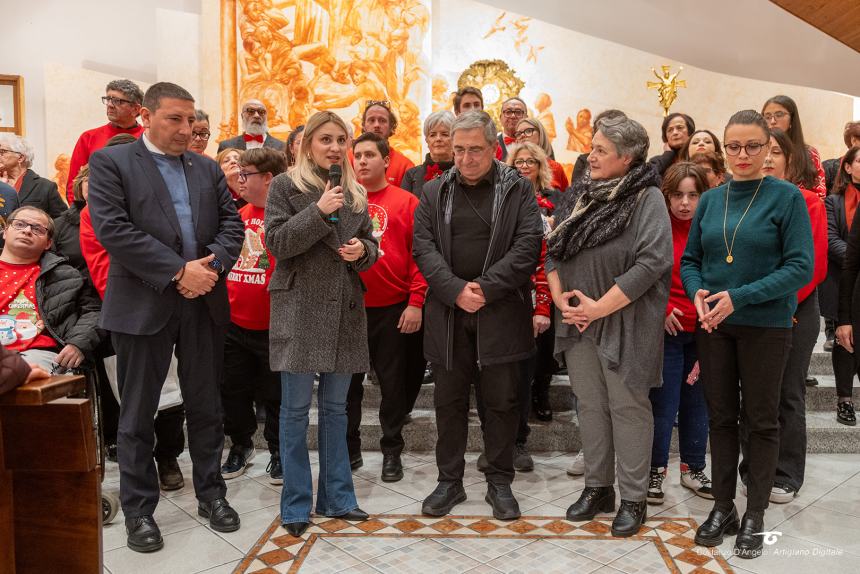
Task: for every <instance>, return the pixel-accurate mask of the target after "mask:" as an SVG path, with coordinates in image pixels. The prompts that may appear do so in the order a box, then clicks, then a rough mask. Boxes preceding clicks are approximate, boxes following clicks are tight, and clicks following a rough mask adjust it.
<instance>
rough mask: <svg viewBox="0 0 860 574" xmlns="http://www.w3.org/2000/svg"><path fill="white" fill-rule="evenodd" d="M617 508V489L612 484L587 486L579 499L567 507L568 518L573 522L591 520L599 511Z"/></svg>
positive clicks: (609, 510) (610, 510)
mask: <svg viewBox="0 0 860 574" xmlns="http://www.w3.org/2000/svg"><path fill="white" fill-rule="evenodd" d="M614 510H615V489H614V488H612V487H611V486H597V487H595V486H586V487H585V490H583V491H582V494H581V495H580V496H579V500H577V501H576V502H574V503H573V504H571V505H570V508H568V509H567V519H568V520H570V521H571V522H579V521H582V520H591V519H593V518H594V516H595V515H596V514H597V513H598V512H612V511H614Z"/></svg>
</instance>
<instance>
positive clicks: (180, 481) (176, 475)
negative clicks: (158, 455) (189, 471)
mask: <svg viewBox="0 0 860 574" xmlns="http://www.w3.org/2000/svg"><path fill="white" fill-rule="evenodd" d="M155 466H156V467H157V468H158V483H159V484H160V485H161V490H179V489H180V488H182V487H183V486H185V479H184V478H183V477H182V471H181V470H179V461H177V460H176V459H175V458H173V457H169V458H162V459H155Z"/></svg>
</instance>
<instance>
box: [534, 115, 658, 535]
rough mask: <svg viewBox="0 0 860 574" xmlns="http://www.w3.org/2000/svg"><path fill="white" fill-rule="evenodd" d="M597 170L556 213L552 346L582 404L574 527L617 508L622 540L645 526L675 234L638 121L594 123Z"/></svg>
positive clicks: (551, 258) (550, 261)
mask: <svg viewBox="0 0 860 574" xmlns="http://www.w3.org/2000/svg"><path fill="white" fill-rule="evenodd" d="M596 128H597V129H596V131H595V132H594V138H593V140H592V151H591V153H590V154H589V156H588V165H589V171H588V172H586V174H584V176H583V178H582V179H581V180H579V181H577V182H576V183H575V184H574V186H573V188H572V189H571V192H570V193H569V196H568V197H567V199H566V201H565V204H564V205H563V206H562V208H561V209H560V211H559V212H556V216H555V220H556V228H555V230H553V232H552V233H551V234H550V236H549V238H548V244H547V247H548V256H547V265H546V269H547V279H548V281H549V285H550V290H551V291H552V297H553V301H554V302H555V305H556V307H557V308H558V311H559V314H560V317H558V320H557V321H556V334H555V351H556V355H557V356H558V357H559V358H561V357H563V358H564V360H565V361H566V363H567V365H568V367H569V371H570V373H571V384H572V385H573V392H574V393H575V394H576V396H577V398H578V400H579V422H580V429H581V431H582V445H583V446H582V449H583V452H584V454H585V490H583V492H582V495H581V496H580V498H579V500H578V501H577V502H575V503H574V504H573V505H571V507H570V508H569V509H568V510H567V519H568V520H571V521H583V520H591V519H593V518H594V516H595V515H596V514H597V513H598V512H613V511H614V510H615V489H614V487H613V484H614V482H615V474H616V471H615V465H616V459H617V474H618V489H619V491H620V494H621V505H620V507H619V509H618V513H617V514H616V516H615V520H614V521H613V522H612V535H613V536H633V535H634V534H636V533H637V532H638V531H639V527H640V526H641V525H642V523H643V522H644V521H645V518H646V512H645V507H646V503H645V499H646V494H647V491H648V471H649V466H650V456H651V454H650V453H651V442H652V436H653V433H654V422H653V418H652V415H651V403H650V401H649V399H648V392H649V390H650V389H651V388H652V387H657V386H660V384H661V382H662V361H663V335H662V333H663V320H664V314H665V310H666V303H667V301H668V298H669V284H670V280H671V275H672V230H671V224H670V222H669V215H668V213H667V211H666V202H665V200H664V199H663V195H662V194H661V192H660V188H659V187H658V186H659V175H658V174H657V172H656V170H655V169H654V168H653V166H651V165H649V164H648V163H646V161H645V160H646V153H647V151H648V143H649V142H648V134H647V132H646V131H645V129H644V128H643V127H642V126H641V125H640V124H639V123H638V122H636V121H634V120H631V119H629V118H627V117H623V116H622V117H613V118H607V119H603V120H601V121H599V122H597V125H596Z"/></svg>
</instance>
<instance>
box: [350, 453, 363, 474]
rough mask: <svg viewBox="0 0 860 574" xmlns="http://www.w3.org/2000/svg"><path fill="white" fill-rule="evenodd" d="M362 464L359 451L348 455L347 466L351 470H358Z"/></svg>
mask: <svg viewBox="0 0 860 574" xmlns="http://www.w3.org/2000/svg"><path fill="white" fill-rule="evenodd" d="M362 466H364V459H363V458H361V453H358V454H356V455H354V456H350V457H349V468H351V469H352V470H353V471H355V470H358V469H359V468H361V467H362Z"/></svg>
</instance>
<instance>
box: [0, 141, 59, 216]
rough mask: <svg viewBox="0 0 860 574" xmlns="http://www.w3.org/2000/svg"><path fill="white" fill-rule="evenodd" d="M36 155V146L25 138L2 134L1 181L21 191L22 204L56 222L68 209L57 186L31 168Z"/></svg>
mask: <svg viewBox="0 0 860 574" xmlns="http://www.w3.org/2000/svg"><path fill="white" fill-rule="evenodd" d="M34 155H35V154H34V153H33V146H32V145H30V143H29V142H28V141H27V140H25V139H24V138H22V137H20V136H16V135H15V134H9V133H5V134H0V182H4V183H8V184H9V185H11V186H12V187H14V188H15V189H16V190H17V192H18V203H19V205H21V206H24V205H30V206H33V207H38V208H39V209H41V210H42V211H44V212H45V213H47V214H48V215H50V216H51V218H54V219H55V218H57V217H58V216H59V215H60V214H61V213H63V212H64V211H66V210H67V209H68V207H67V206H66V204H65V203H64V202H63V199H62V198H61V197H60V194H59V192H58V191H57V184H56V183H54V182H53V181H51V180H50V179H45V178H44V177H40V176H39V174H37V173H36V172H35V171H33V170H32V169H31V168H30V166H32V165H33V157H34Z"/></svg>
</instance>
